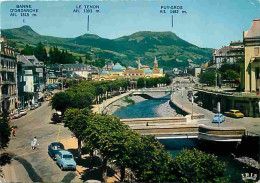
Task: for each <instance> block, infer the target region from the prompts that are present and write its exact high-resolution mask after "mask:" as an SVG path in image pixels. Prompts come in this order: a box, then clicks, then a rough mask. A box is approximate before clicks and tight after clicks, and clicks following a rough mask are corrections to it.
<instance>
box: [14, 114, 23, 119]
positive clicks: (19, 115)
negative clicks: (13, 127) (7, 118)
mask: <svg viewBox="0 0 260 183" xmlns="http://www.w3.org/2000/svg"><path fill="white" fill-rule="evenodd" d="M20 117H22V115H21V114H19V113H16V114H14V115H13V117H12V119H17V118H20Z"/></svg>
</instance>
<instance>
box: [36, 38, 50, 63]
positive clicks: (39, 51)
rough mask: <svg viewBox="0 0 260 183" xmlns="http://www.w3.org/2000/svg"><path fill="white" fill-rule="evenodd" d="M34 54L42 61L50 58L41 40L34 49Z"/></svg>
mask: <svg viewBox="0 0 260 183" xmlns="http://www.w3.org/2000/svg"><path fill="white" fill-rule="evenodd" d="M34 55H35V57H36V58H37V59H38V60H40V61H43V62H46V61H47V60H48V58H47V52H46V49H45V48H44V45H43V44H42V43H41V42H39V43H38V44H37V46H36V48H35V49H34Z"/></svg>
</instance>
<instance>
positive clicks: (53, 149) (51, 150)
mask: <svg viewBox="0 0 260 183" xmlns="http://www.w3.org/2000/svg"><path fill="white" fill-rule="evenodd" d="M60 150H64V146H63V144H62V143H60V142H53V143H51V144H50V145H49V146H48V154H49V155H50V157H51V158H52V159H53V160H56V154H57V153H58V152H59V151H60Z"/></svg>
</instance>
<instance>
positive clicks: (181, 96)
mask: <svg viewBox="0 0 260 183" xmlns="http://www.w3.org/2000/svg"><path fill="white" fill-rule="evenodd" d="M181 98H182V109H183V90H181Z"/></svg>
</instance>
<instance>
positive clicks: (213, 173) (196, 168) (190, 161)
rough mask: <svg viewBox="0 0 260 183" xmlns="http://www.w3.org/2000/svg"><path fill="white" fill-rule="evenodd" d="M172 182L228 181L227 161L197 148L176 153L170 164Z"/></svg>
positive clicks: (204, 182) (207, 182)
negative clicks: (225, 174)
mask: <svg viewBox="0 0 260 183" xmlns="http://www.w3.org/2000/svg"><path fill="white" fill-rule="evenodd" d="M169 167H170V173H171V177H169V178H170V179H171V180H170V181H172V182H185V183H186V182H200V183H213V182H226V181H227V178H226V177H224V173H225V163H223V162H221V161H218V160H217V157H216V156H214V155H211V154H207V153H204V152H202V151H199V150H197V149H192V150H188V149H185V150H183V151H182V152H181V153H180V154H178V155H176V156H175V157H174V159H173V160H172V161H171V163H170V165H169ZM221 180H222V181H221ZM224 180H226V181H224Z"/></svg>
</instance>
